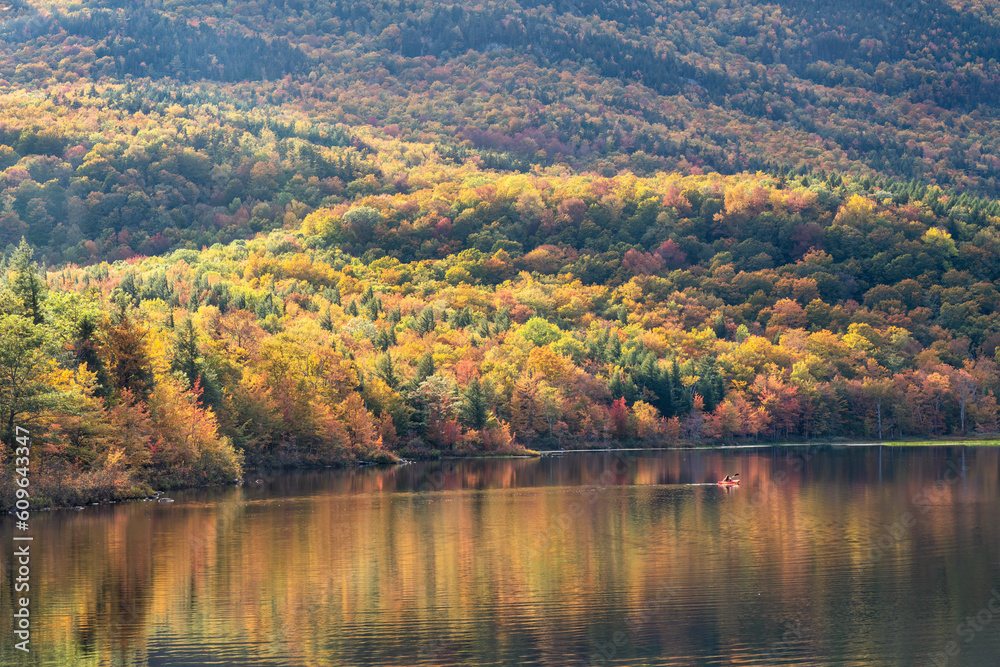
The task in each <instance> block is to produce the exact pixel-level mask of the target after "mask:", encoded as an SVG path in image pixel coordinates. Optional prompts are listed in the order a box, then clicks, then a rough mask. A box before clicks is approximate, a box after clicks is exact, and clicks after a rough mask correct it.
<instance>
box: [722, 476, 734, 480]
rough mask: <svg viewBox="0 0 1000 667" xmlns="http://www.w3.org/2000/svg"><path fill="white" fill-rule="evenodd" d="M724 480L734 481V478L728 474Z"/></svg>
mask: <svg viewBox="0 0 1000 667" xmlns="http://www.w3.org/2000/svg"><path fill="white" fill-rule="evenodd" d="M722 481H723V482H731V481H733V478H732V477H730V476H729V475H726V478H725V479H724V480H722Z"/></svg>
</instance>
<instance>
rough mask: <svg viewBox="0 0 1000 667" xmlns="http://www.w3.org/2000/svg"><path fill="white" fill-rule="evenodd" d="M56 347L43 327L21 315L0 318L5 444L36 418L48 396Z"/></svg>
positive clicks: (1, 414)
mask: <svg viewBox="0 0 1000 667" xmlns="http://www.w3.org/2000/svg"><path fill="white" fill-rule="evenodd" d="M54 355H55V347H54V344H53V341H52V337H51V335H50V334H49V332H48V330H47V329H45V328H44V327H41V326H38V325H36V324H34V322H33V321H32V320H31V319H30V318H28V317H24V316H22V315H13V314H10V315H0V425H2V428H3V432H2V433H0V435H2V436H3V442H6V443H13V442H14V439H13V438H14V429H15V427H16V426H24V427H27V426H29V425H30V424H31V422H32V420H33V419H34V418H35V417H37V415H38V414H39V412H40V411H41V409H42V407H43V405H44V404H45V395H46V394H47V393H49V391H50V390H49V389H48V387H47V386H46V385H45V383H44V381H43V380H44V374H45V372H46V371H47V370H48V369H49V368H50V367H51V366H52V365H53V361H52V358H53V356H54Z"/></svg>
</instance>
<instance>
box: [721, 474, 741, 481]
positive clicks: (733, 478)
mask: <svg viewBox="0 0 1000 667" xmlns="http://www.w3.org/2000/svg"><path fill="white" fill-rule="evenodd" d="M739 478H740V474H739V473H736V474H735V475H726V478H725V479H724V480H722V481H723V482H735V481H737V480H739Z"/></svg>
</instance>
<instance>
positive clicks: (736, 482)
mask: <svg viewBox="0 0 1000 667" xmlns="http://www.w3.org/2000/svg"><path fill="white" fill-rule="evenodd" d="M739 485H740V480H738V479H737V480H734V481H732V482H719V486H739Z"/></svg>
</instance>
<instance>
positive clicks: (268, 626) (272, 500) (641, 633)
mask: <svg viewBox="0 0 1000 667" xmlns="http://www.w3.org/2000/svg"><path fill="white" fill-rule="evenodd" d="M998 470H1000V457H998V450H996V449H969V450H966V449H965V448H959V447H954V448H933V449H896V448H795V449H781V448H762V449H742V450H727V451H717V450H696V451H691V450H684V451H667V452H627V453H588V454H566V455H562V456H550V457H544V458H542V459H507V460H498V461H486V460H476V461H444V462H436V463H415V464H409V465H404V466H395V467H369V468H359V469H353V470H346V471H318V472H309V473H299V474H264V473H262V474H258V475H255V476H253V477H252V478H251V479H250V480H248V483H247V484H245V485H243V486H241V487H238V488H228V489H214V490H199V491H187V492H183V493H176V494H173V497H174V498H175V499H176V502H175V503H172V504H156V503H128V504H120V505H112V506H102V507H89V508H87V510H85V511H84V512H51V513H44V514H36V515H34V517H33V523H32V528H33V530H32V532H33V534H34V536H35V543H34V544H35V547H34V548H35V550H36V551H35V556H34V557H33V561H32V566H33V570H32V575H31V577H32V605H33V607H32V619H33V622H34V628H35V634H34V635H33V637H32V645H33V647H34V652H33V653H31V654H30V655H29V656H27V659H25V658H24V657H23V656H21V655H20V654H17V653H15V652H14V651H13V650H12V649H11V648H10V647H11V646H12V644H13V641H12V639H13V636H12V634H11V625H10V623H9V622H2V623H0V639H2V643H0V646H2V653H0V662H2V663H3V664H8V663H9V664H45V665H66V664H80V665H106V664H114V665H132V664H135V665H146V664H155V665H173V664H177V665H179V664H206V663H212V664H232V665H285V664H295V665H298V664H315V665H326V664H331V665H332V664H338V665H339V664H360V665H366V664H368V665H396V664H398V665H403V664H426V665H445V664H467V663H477V664H512V663H521V664H567V663H575V664H581V663H582V664H595V665H601V664H603V665H607V664H656V665H667V664H714V663H732V662H742V663H745V664H781V663H783V662H784V663H788V664H830V663H837V664H886V663H899V664H910V663H912V664H935V660H937V661H938V664H940V660H942V659H943V660H946V661H947V662H946V663H944V664H949V665H954V664H981V662H982V661H983V660H986V659H987V658H992V657H993V656H995V655H997V654H1000V618H997V619H995V620H996V622H995V623H993V622H992V620H993V619H992V617H991V618H990V622H989V623H986V622H982V621H981V622H980V623H979V624H978V625H977V626H976V627H978V628H979V629H978V630H975V629H974V628H973V627H972V626H960V624H962V623H964V622H965V619H966V617H969V616H970V615H971V617H973V618H975V616H976V614H978V613H980V612H981V611H982V610H984V609H985V610H986V614H987V615H989V614H991V612H990V611H989V607H988V604H989V602H990V597H991V591H992V589H993V588H994V587H995V586H997V585H998V584H1000V525H998V524H1000V512H998V511H997V510H998V509H1000V507H998V505H1000V501H998V488H997V486H998V482H997V480H998ZM733 472H739V473H740V475H741V477H742V479H743V483H742V485H741V487H740V488H737V489H724V488H720V487H718V486H717V485H715V483H714V482H715V481H716V480H718V479H721V478H722V477H723V476H725V475H726V474H729V473H733ZM12 529H13V526H12V525H11V522H10V521H9V520H6V519H5V520H4V521H3V523H2V524H0V543H2V544H4V545H10V544H11V543H12V542H11V533H12ZM12 551H13V550H12V549H11V548H6V547H5V548H3V550H2V553H0V559H2V561H0V562H2V565H3V572H4V573H6V575H7V576H5V578H4V582H3V588H2V597H0V618H6V619H9V618H11V616H10V615H11V613H12V607H11V589H10V583H9V582H10V575H11V573H12V572H13V569H14V566H13V563H12V561H11V553H12ZM982 618H985V616H983V617H982ZM967 640H968V641H967ZM949 642H955V646H954V647H949ZM949 648H952V649H954V650H958V655H957V656H954V655H953V656H949V655H947V653H946V651H947V650H948V649H949ZM954 650H953V652H954ZM940 656H945V657H944V658H941V657H940Z"/></svg>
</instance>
